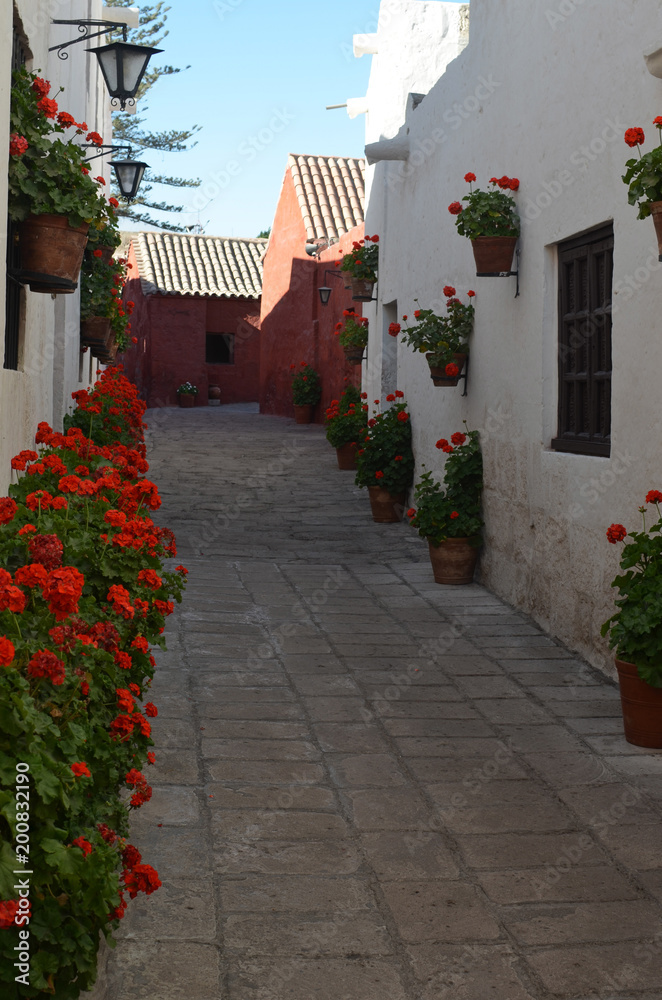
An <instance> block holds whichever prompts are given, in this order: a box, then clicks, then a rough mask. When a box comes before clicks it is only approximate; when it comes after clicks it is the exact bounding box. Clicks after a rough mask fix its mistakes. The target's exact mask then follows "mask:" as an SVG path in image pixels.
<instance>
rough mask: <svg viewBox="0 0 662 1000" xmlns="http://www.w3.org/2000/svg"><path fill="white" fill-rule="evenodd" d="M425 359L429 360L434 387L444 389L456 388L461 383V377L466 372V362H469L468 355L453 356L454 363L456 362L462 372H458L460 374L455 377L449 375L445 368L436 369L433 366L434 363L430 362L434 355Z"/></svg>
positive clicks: (429, 355)
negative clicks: (448, 387) (446, 387)
mask: <svg viewBox="0 0 662 1000" xmlns="http://www.w3.org/2000/svg"><path fill="white" fill-rule="evenodd" d="M425 357H426V358H427V361H428V364H429V366H430V378H431V379H432V381H433V383H434V385H436V386H437V387H443V386H454V385H457V384H458V383H459V381H460V376H461V374H462V372H463V370H464V366H465V364H466V360H467V355H466V354H454V355H453V361H454V362H455V364H456V365H457V367H458V368H459V369H460V371H459V372H458V374H457V375H455V376H450V375H447V374H446V369H445V368H436V367H434V366H433V365H432V361H431V360H430V359H431V358H432V357H433V355H432V354H426V355H425Z"/></svg>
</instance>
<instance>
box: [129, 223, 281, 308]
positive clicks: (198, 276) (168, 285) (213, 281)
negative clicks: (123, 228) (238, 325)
mask: <svg viewBox="0 0 662 1000" xmlns="http://www.w3.org/2000/svg"><path fill="white" fill-rule="evenodd" d="M127 235H129V236H130V238H131V241H132V242H133V246H134V249H135V252H136V261H137V263H138V271H139V274H140V281H141V285H142V290H143V294H144V295H200V296H204V297H208V298H223V299H259V298H260V296H261V294H262V257H263V256H264V251H265V249H266V246H267V241H266V240H262V239H232V238H231V237H222V236H199V235H196V236H194V235H192V234H190V233H162V232H140V233H130V234H127Z"/></svg>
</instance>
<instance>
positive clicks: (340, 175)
mask: <svg viewBox="0 0 662 1000" xmlns="http://www.w3.org/2000/svg"><path fill="white" fill-rule="evenodd" d="M288 168H289V170H290V172H291V174H292V180H293V181H294V188H295V190H296V193H297V198H298V199H299V206H300V208H301V215H302V217H303V223H304V225H305V227H306V236H307V238H308V239H310V240H315V239H332V238H338V237H339V236H342V234H343V233H347V232H349V230H350V229H353V228H354V227H355V226H359V225H360V224H361V223H362V222H363V208H364V204H365V181H364V173H365V161H364V160H356V159H352V158H350V157H343V156H302V155H299V154H296V153H290V157H289V160H288Z"/></svg>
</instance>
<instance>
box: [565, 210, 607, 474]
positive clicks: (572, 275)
mask: <svg viewBox="0 0 662 1000" xmlns="http://www.w3.org/2000/svg"><path fill="white" fill-rule="evenodd" d="M558 253H559V258H558V259H559V423H558V435H557V437H555V438H554V439H553V441H552V448H555V449H556V450H557V451H571V452H577V453H579V454H583V455H605V456H608V455H609V452H610V447H611V308H612V273H613V254H614V230H613V226H612V225H611V224H610V225H609V226H605V227H603V228H602V229H599V230H594V231H593V232H590V233H586V234H584V236H580V237H577V238H575V239H572V240H568V241H566V242H565V243H561V244H560V245H559V248H558Z"/></svg>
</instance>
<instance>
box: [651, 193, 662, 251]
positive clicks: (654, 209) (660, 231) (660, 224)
mask: <svg viewBox="0 0 662 1000" xmlns="http://www.w3.org/2000/svg"><path fill="white" fill-rule="evenodd" d="M651 216H652V218H653V225H654V226H655V235H656V236H657V250H658V253H659V254H660V260H662V201H654V202H652V203H651Z"/></svg>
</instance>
